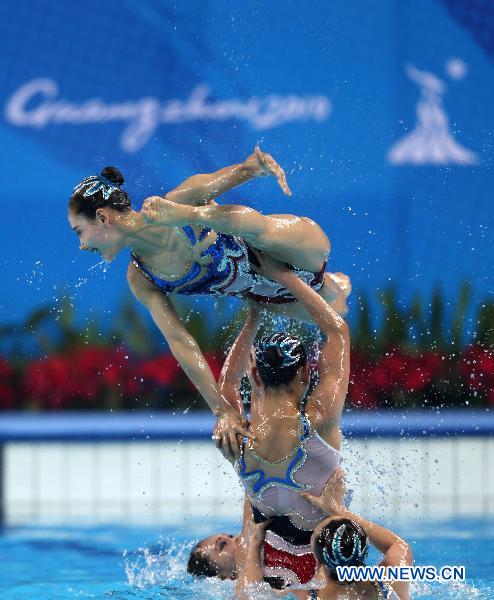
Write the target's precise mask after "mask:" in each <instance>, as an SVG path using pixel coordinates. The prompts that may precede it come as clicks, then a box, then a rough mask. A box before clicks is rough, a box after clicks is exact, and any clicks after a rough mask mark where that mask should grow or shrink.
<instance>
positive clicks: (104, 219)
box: [95, 208, 110, 224]
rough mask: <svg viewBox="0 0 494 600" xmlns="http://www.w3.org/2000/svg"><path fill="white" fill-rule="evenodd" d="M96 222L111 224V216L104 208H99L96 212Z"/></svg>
mask: <svg viewBox="0 0 494 600" xmlns="http://www.w3.org/2000/svg"><path fill="white" fill-rule="evenodd" d="M95 216H96V220H97V221H99V222H100V223H104V224H109V223H110V215H109V213H108V211H107V210H105V209H104V208H98V209H97V210H96V215H95Z"/></svg>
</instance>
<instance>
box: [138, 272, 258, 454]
mask: <svg viewBox="0 0 494 600" xmlns="http://www.w3.org/2000/svg"><path fill="white" fill-rule="evenodd" d="M127 280H128V283H129V286H130V289H131V290H132V292H133V294H134V296H135V297H136V299H137V300H139V302H141V303H142V304H144V306H146V308H147V309H148V310H149V312H150V314H151V317H152V318H153V320H154V322H155V323H156V325H157V327H158V329H159V330H160V331H161V333H162V334H163V335H164V337H165V339H166V341H167V342H168V345H169V346H170V350H171V352H172V354H173V356H174V357H175V358H176V359H177V362H178V363H179V364H180V366H181V367H182V369H183V370H184V371H185V373H186V374H187V376H188V377H189V379H190V380H191V381H192V383H193V384H194V385H195V386H196V388H197V389H198V390H199V392H200V394H201V395H202V397H203V398H204V400H205V401H206V402H207V404H208V406H209V408H210V409H211V411H212V412H213V413H214V414H215V415H216V416H217V418H218V421H217V423H216V426H215V435H216V436H218V440H217V441H218V445H220V446H221V447H222V449H223V451H224V453H225V454H226V455H227V456H230V457H231V458H234V457H235V456H237V455H238V453H239V440H238V437H237V436H239V435H243V436H247V437H249V438H252V437H253V436H252V434H250V433H249V432H248V431H246V429H245V426H246V421H245V419H244V417H243V416H242V414H241V405H240V407H234V406H232V405H231V404H230V403H229V402H228V401H227V400H226V399H225V398H224V397H223V396H222V394H221V393H220V390H219V388H218V385H217V383H216V380H215V378H214V376H213V374H212V372H211V369H210V368H209V365H208V363H207V362H206V360H205V358H204V355H203V354H202V352H201V349H200V348H199V346H198V344H197V342H196V340H195V339H194V338H193V336H191V335H190V333H189V332H188V331H187V329H186V327H185V326H184V324H183V323H182V321H181V320H180V317H179V316H178V315H177V312H176V311H175V309H174V307H173V305H172V304H171V302H170V300H169V299H168V298H167V297H166V295H165V294H163V292H161V291H160V290H158V289H157V288H155V287H154V286H153V285H152V284H151V283H150V282H148V281H147V280H145V279H144V278H143V277H142V276H141V274H140V273H139V271H137V269H136V268H135V267H134V265H133V264H132V263H130V265H129V268H128V271H127Z"/></svg>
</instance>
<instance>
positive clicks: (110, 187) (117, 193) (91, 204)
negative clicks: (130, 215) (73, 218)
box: [69, 167, 131, 220]
mask: <svg viewBox="0 0 494 600" xmlns="http://www.w3.org/2000/svg"><path fill="white" fill-rule="evenodd" d="M124 181H125V180H124V178H123V175H122V173H120V171H119V170H118V169H117V168H116V167H105V168H104V169H103V170H102V171H101V174H100V175H90V176H89V177H86V178H85V179H83V180H82V181H81V183H79V185H77V186H76V187H75V188H74V191H73V193H72V196H71V197H70V200H69V210H71V211H73V212H74V213H75V214H76V215H84V216H85V217H86V218H88V219H91V220H93V219H94V218H95V217H96V211H97V210H98V208H103V207H109V208H113V209H114V210H117V211H118V212H126V211H128V210H130V209H131V205H130V198H129V196H128V195H127V192H124V191H123V190H122V189H120V187H121V186H122V185H123V184H124Z"/></svg>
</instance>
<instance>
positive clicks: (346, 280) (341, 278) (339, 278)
mask: <svg viewBox="0 0 494 600" xmlns="http://www.w3.org/2000/svg"><path fill="white" fill-rule="evenodd" d="M330 276H331V279H332V280H333V281H334V282H335V283H336V284H338V286H339V287H340V288H341V290H342V291H343V293H344V294H345V298H348V296H349V295H350V294H351V293H352V282H351V281H350V277H349V276H348V275H346V274H345V273H330Z"/></svg>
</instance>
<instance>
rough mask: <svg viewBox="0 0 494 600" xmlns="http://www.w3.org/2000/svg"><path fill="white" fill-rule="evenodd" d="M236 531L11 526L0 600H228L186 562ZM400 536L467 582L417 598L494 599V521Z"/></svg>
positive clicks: (426, 589) (430, 589) (2, 546)
mask: <svg viewBox="0 0 494 600" xmlns="http://www.w3.org/2000/svg"><path fill="white" fill-rule="evenodd" d="M236 526H237V524H236V523H231V522H216V523H212V521H211V520H210V518H209V517H208V518H205V519H203V520H201V522H200V523H198V521H197V520H195V521H194V522H192V521H191V522H190V523H187V522H186V523H185V524H184V523H181V524H180V525H177V527H170V526H167V527H165V528H158V527H156V528H151V527H122V526H105V527H63V528H61V527H7V528H5V529H4V530H3V531H2V533H1V535H0V598H1V599H2V600H14V599H15V600H30V599H36V600H45V599H46V600H58V599H62V598H63V599H67V598H73V599H78V598H101V599H113V600H117V599H120V598H121V599H136V600H138V599H146V600H150V599H154V598H169V599H170V600H173V599H175V598H176V599H180V598H188V599H191V598H198V599H199V598H200V599H213V598H214V599H215V600H217V599H222V598H225V599H226V598H231V597H232V591H233V584H232V583H231V582H221V581H217V580H214V579H208V580H205V579H202V580H194V579H193V578H192V577H191V576H189V575H188V574H187V573H186V564H187V558H188V553H189V550H190V548H191V547H192V545H193V543H195V542H196V541H197V539H199V538H201V537H204V536H206V535H209V534H210V533H214V532H219V531H223V532H232V533H234V532H235V531H236ZM396 531H397V532H398V533H400V534H401V535H403V537H405V538H406V539H407V540H409V541H410V542H411V544H412V548H413V553H414V557H415V562H416V564H420V565H426V564H433V565H436V566H438V567H439V566H442V565H465V567H466V575H467V579H466V581H465V582H464V583H448V584H444V583H432V584H430V583H427V584H426V583H423V584H414V587H413V588H412V590H413V593H412V597H413V598H419V599H421V600H432V599H434V600H438V599H439V600H441V599H451V598H458V599H462V600H467V599H470V598H472V599H476V600H493V599H494V553H493V552H492V549H493V547H494V520H480V519H479V520H465V519H462V520H455V521H452V520H451V521H445V522H430V521H428V522H423V521H422V522H418V523H414V524H408V525H405V526H403V525H401V526H398V527H397V528H396ZM375 560H376V556H375V555H373V556H371V557H370V560H369V563H372V562H375Z"/></svg>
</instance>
